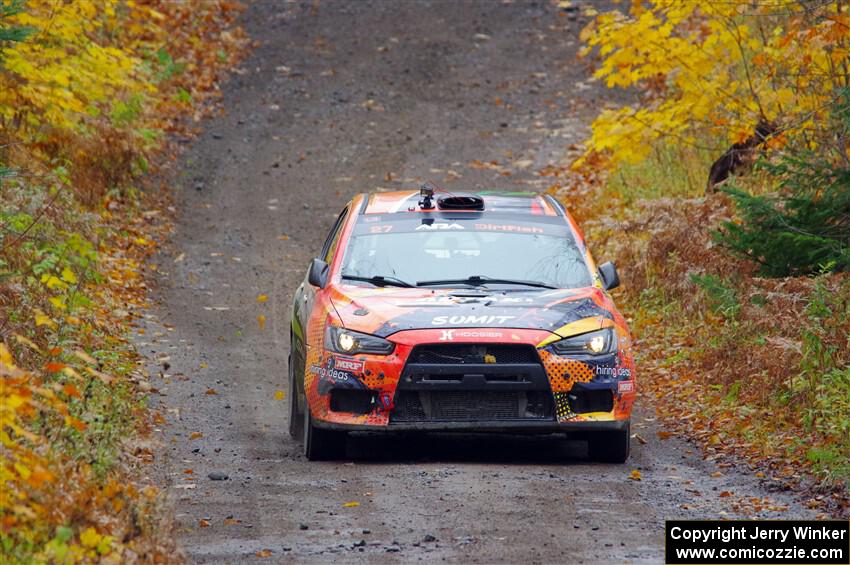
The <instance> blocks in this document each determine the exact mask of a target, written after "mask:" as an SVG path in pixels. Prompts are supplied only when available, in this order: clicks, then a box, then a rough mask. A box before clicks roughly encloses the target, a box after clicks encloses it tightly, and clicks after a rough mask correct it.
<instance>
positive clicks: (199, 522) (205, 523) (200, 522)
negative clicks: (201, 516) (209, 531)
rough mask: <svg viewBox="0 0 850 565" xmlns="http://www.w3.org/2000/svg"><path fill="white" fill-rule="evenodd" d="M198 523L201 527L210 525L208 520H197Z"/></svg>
mask: <svg viewBox="0 0 850 565" xmlns="http://www.w3.org/2000/svg"><path fill="white" fill-rule="evenodd" d="M198 525H199V526H200V527H202V528H206V527H208V526H209V525H210V521H209V520H198Z"/></svg>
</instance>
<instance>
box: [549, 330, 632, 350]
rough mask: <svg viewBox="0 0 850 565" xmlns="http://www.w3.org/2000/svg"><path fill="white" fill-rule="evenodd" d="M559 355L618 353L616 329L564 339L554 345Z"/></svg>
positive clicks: (553, 347)
mask: <svg viewBox="0 0 850 565" xmlns="http://www.w3.org/2000/svg"><path fill="white" fill-rule="evenodd" d="M552 350H553V351H555V353H557V354H559V355H607V354H609V353H614V352H615V351H617V337H616V334H615V333H614V328H605V329H603V330H596V331H592V332H587V333H586V334H581V335H574V336H572V337H568V338H564V339H562V340H560V341H556V342H555V343H553V344H552Z"/></svg>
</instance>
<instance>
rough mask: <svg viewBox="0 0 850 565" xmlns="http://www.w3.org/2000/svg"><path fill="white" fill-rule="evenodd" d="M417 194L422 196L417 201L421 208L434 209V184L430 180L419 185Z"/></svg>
mask: <svg viewBox="0 0 850 565" xmlns="http://www.w3.org/2000/svg"><path fill="white" fill-rule="evenodd" d="M419 196H421V197H422V200H420V201H419V207H420V208H422V209H423V210H433V209H434V202H433V199H434V185H433V184H431V183H430V182H426V183H425V184H423V185H422V186H421V187H419Z"/></svg>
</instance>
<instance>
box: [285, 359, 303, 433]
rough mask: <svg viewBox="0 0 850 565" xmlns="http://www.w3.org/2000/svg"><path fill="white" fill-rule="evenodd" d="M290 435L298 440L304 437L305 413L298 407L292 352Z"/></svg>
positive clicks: (290, 365) (290, 369)
mask: <svg viewBox="0 0 850 565" xmlns="http://www.w3.org/2000/svg"><path fill="white" fill-rule="evenodd" d="M288 365H289V369H288V372H289V435H290V436H292V439H294V440H296V441H302V440H303V439H304V414H302V413H301V411H300V410H299V409H298V397H299V394H298V387H297V386H296V383H295V367H294V366H293V364H292V353H290V354H289V360H288Z"/></svg>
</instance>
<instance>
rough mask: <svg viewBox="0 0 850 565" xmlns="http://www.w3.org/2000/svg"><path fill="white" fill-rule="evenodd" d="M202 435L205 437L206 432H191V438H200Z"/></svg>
mask: <svg viewBox="0 0 850 565" xmlns="http://www.w3.org/2000/svg"><path fill="white" fill-rule="evenodd" d="M202 437H204V434H202V433H201V432H192V433H191V434H189V439H200V438H202Z"/></svg>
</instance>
